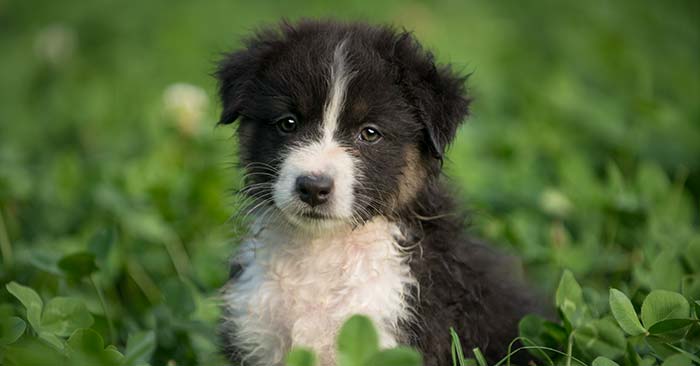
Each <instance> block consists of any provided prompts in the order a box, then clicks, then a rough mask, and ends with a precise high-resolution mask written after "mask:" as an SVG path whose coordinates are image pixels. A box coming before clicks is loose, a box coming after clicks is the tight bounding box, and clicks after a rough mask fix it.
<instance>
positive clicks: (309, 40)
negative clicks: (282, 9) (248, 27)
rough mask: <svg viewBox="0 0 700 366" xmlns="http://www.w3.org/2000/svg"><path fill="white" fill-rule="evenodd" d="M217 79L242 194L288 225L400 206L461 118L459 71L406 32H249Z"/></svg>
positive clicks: (319, 26) (288, 27)
mask: <svg viewBox="0 0 700 366" xmlns="http://www.w3.org/2000/svg"><path fill="white" fill-rule="evenodd" d="M217 76H218V78H219V82H220V84H219V85H220V90H219V91H220V95H221V99H222V103H223V112H222V114H221V121H220V123H221V124H229V123H232V122H234V121H236V120H239V126H238V137H239V147H240V160H241V163H242V165H243V167H244V168H245V169H246V174H247V175H246V177H247V179H246V189H245V192H246V193H247V194H249V195H250V197H252V198H253V199H254V202H256V203H258V205H259V207H260V208H263V207H265V208H267V209H268V211H269V210H274V211H276V212H278V213H281V216H282V217H284V218H285V219H286V220H287V221H288V222H290V223H292V224H294V226H295V227H300V228H312V227H313V228H319V227H325V226H329V225H337V224H357V223H360V222H363V221H366V220H369V219H371V218H372V217H374V216H376V215H391V214H392V213H393V212H396V211H397V210H398V209H400V208H401V207H402V206H406V205H409V204H410V203H411V202H412V200H413V199H414V198H415V196H416V194H417V193H418V192H419V191H420V189H421V188H422V187H423V186H425V185H427V184H430V183H431V181H432V180H433V179H435V178H436V177H437V175H438V174H439V169H440V165H441V164H440V163H441V161H442V156H443V154H444V152H445V149H446V147H447V145H448V144H449V143H450V142H451V140H452V139H453V138H454V136H455V133H456V131H457V127H458V126H459V124H460V123H461V121H462V120H463V119H464V117H465V116H466V114H467V107H468V104H469V99H468V98H467V97H466V95H465V87H464V81H465V78H464V77H462V76H458V75H456V74H455V73H453V72H452V71H451V70H450V68H449V67H447V66H438V65H436V64H435V63H434V61H433V56H432V55H431V54H430V53H429V52H426V51H424V50H423V49H422V48H421V46H420V45H419V44H418V43H417V41H416V40H415V39H414V38H413V37H412V36H411V35H410V34H409V33H406V32H397V31H395V30H394V29H392V28H390V27H377V26H371V25H367V24H363V23H337V22H319V21H305V22H301V23H297V24H287V23H284V24H282V25H280V26H279V27H278V28H275V29H267V30H263V31H260V32H258V33H257V34H256V35H255V36H254V37H252V38H251V39H249V40H248V41H247V42H246V46H245V48H244V49H242V50H240V51H236V52H233V53H231V54H229V55H228V56H227V57H226V58H225V59H224V60H223V61H222V62H221V64H220V65H219V69H218V72H217Z"/></svg>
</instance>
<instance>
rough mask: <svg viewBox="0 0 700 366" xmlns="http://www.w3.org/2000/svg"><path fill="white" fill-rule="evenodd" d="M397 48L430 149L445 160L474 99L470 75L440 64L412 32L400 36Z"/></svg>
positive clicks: (402, 74) (395, 57) (396, 58)
mask: <svg viewBox="0 0 700 366" xmlns="http://www.w3.org/2000/svg"><path fill="white" fill-rule="evenodd" d="M393 51H394V52H393V60H394V62H395V63H397V64H398V66H399V79H400V80H399V84H400V86H401V88H402V91H403V93H404V94H405V96H406V98H407V99H408V101H409V102H410V103H411V104H412V105H413V107H414V108H415V109H414V114H415V115H416V118H418V120H419V121H420V122H421V123H422V124H423V125H424V129H425V138H426V142H427V144H428V147H429V149H430V152H431V153H432V155H433V156H434V157H435V158H436V159H440V160H442V157H443V155H444V154H445V150H446V149H447V146H448V145H449V144H450V143H451V142H452V140H453V139H454V137H455V134H456V133H457V128H458V127H459V125H460V124H461V123H462V122H463V120H464V119H465V117H466V116H467V115H468V113H469V103H470V101H471V99H470V98H469V97H468V96H467V92H466V87H465V83H466V80H467V77H468V76H462V75H459V74H457V73H456V72H454V71H453V70H452V69H451V68H450V66H449V65H436V64H435V61H434V57H433V55H432V53H430V52H428V51H425V50H423V48H422V47H421V46H420V44H419V43H418V42H417V41H416V40H415V39H414V38H413V36H412V35H411V34H410V33H408V32H403V33H401V34H400V35H399V36H398V37H397V38H396V41H395V43H394V49H393Z"/></svg>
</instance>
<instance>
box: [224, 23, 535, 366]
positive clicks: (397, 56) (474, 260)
mask: <svg viewBox="0 0 700 366" xmlns="http://www.w3.org/2000/svg"><path fill="white" fill-rule="evenodd" d="M217 76H218V78H219V81H220V95H221V99H222V103H223V112H222V115H221V121H220V123H222V124H228V123H232V122H234V121H235V120H239V124H238V138H239V149H240V153H239V155H240V159H241V163H242V166H243V167H244V168H245V170H246V186H245V188H244V190H243V193H244V194H245V195H246V196H247V197H248V198H249V199H250V202H251V205H250V210H249V213H250V214H251V215H252V216H253V217H254V224H253V225H252V226H251V231H250V235H249V237H248V238H245V239H244V240H243V244H242V247H241V249H239V252H238V255H237V256H236V258H235V260H234V263H233V268H234V269H235V270H234V271H233V272H232V273H233V274H232V278H231V281H230V282H229V284H228V285H227V286H226V288H225V289H224V299H225V306H224V317H223V319H222V327H221V329H222V331H221V334H222V340H223V348H224V350H225V351H226V353H227V355H228V356H229V358H230V359H231V360H232V361H234V362H239V363H242V364H244V365H281V364H282V362H283V356H284V355H285V354H286V352H288V351H289V349H290V348H291V347H292V346H307V347H311V348H313V349H315V350H316V351H317V352H318V353H319V355H320V358H321V361H322V362H321V364H322V365H332V364H334V360H335V354H334V339H335V335H336V333H337V331H338V327H339V326H340V324H342V322H343V321H344V320H346V319H347V318H348V317H349V316H350V315H352V314H355V313H363V314H366V315H368V316H370V317H371V318H372V319H373V320H374V322H375V323H376V325H377V327H378V329H379V333H380V338H381V343H382V346H384V347H389V346H393V345H396V344H407V345H411V346H414V347H417V348H418V349H420V350H421V351H422V352H423V355H424V361H425V365H428V366H430V365H450V364H451V354H450V334H449V329H450V327H453V328H454V329H455V330H456V331H457V333H458V334H459V336H460V339H461V341H462V343H463V346H464V348H465V349H472V348H473V347H480V348H481V349H482V350H483V351H484V353H485V354H486V357H487V358H489V359H490V360H496V359H498V358H500V357H501V356H503V355H504V354H505V352H506V349H507V346H508V344H509V343H510V341H511V340H512V339H513V338H514V337H515V336H516V335H517V322H518V320H519V319H520V318H521V317H522V316H523V315H524V314H526V313H529V312H533V311H535V310H536V306H535V301H534V299H533V296H532V295H531V292H530V291H528V290H527V289H526V288H525V287H523V286H522V285H521V284H520V283H519V281H518V280H517V279H516V278H517V276H514V275H511V273H510V272H511V270H512V269H514V268H517V265H516V263H515V261H512V260H511V259H509V258H507V257H503V256H501V255H499V254H498V253H496V252H494V251H493V250H492V249H490V248H489V247H488V246H486V245H484V244H482V243H479V242H478V241H476V240H474V239H472V238H470V237H469V236H467V235H466V234H465V227H464V225H463V222H464V221H465V218H464V216H463V215H461V214H460V213H459V210H457V209H456V208H455V205H454V203H453V200H452V198H451V195H450V194H449V193H448V190H447V189H446V188H445V187H444V183H443V179H442V178H441V175H440V169H441V165H442V157H443V154H444V152H445V150H446V148H447V146H448V145H449V143H450V142H451V141H452V139H453V138H454V136H455V134H456V131H457V128H458V126H459V125H460V124H461V122H462V121H463V119H464V118H465V117H466V115H467V112H468V105H469V98H468V97H467V95H466V89H465V81H466V78H465V77H463V76H460V75H458V74H457V73H455V72H454V71H453V70H452V69H451V68H450V67H449V66H440V65H436V64H435V62H434V60H433V57H432V55H431V54H430V53H429V52H427V51H425V50H424V49H423V48H422V47H421V46H420V45H419V44H418V42H417V41H416V40H415V39H414V38H413V36H412V35H411V34H409V33H407V32H400V31H396V30H395V29H393V28H391V27H385V26H372V25H368V24H364V23H339V22H332V21H302V22H299V23H296V24H288V23H283V24H281V25H280V26H279V27H274V28H268V29H264V30H262V31H259V32H258V33H256V34H255V35H254V36H253V37H252V38H250V39H249V40H248V41H247V42H246V45H245V47H244V48H243V49H242V50H239V51H236V52H233V53H231V54H229V55H227V56H226V57H225V59H224V60H223V61H222V62H221V64H220V66H219V71H218V73H217ZM377 134H378V135H379V138H378V139H375V137H377ZM321 176H322V177H324V179H328V180H330V181H331V182H332V185H331V186H329V188H328V189H327V191H324V194H326V193H328V194H327V196H324V197H326V198H324V201H323V203H322V204H317V203H316V202H314V203H313V204H312V203H311V202H310V201H308V200H304V199H303V198H301V197H302V195H301V193H300V192H301V191H300V189H302V190H303V188H300V186H299V184H300V183H299V178H300V177H321ZM314 179H316V178H314Z"/></svg>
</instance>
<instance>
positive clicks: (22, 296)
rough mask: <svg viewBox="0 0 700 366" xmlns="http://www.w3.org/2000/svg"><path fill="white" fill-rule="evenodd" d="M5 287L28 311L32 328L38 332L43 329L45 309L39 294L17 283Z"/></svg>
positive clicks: (28, 318)
mask: <svg viewBox="0 0 700 366" xmlns="http://www.w3.org/2000/svg"><path fill="white" fill-rule="evenodd" d="M5 287H6V288H7V291H9V292H10V293H11V294H12V295H14V297H16V298H17V299H18V300H19V301H20V302H21V303H22V305H24V308H25V309H27V320H29V324H31V326H32V328H34V330H35V331H37V332H38V331H39V330H40V329H41V311H42V309H43V307H44V303H43V301H41V297H39V294H37V293H36V291H34V290H33V289H32V288H30V287H27V286H22V285H20V284H18V283H17V282H10V283H8V284H7V285H6V286H5Z"/></svg>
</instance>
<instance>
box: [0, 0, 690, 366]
mask: <svg viewBox="0 0 700 366" xmlns="http://www.w3.org/2000/svg"><path fill="white" fill-rule="evenodd" d="M302 16H305V17H320V16H323V17H336V18H341V19H361V20H368V21H371V22H381V23H386V22H388V23H392V24H395V25H397V26H403V27H406V28H407V29H409V30H414V31H415V34H416V36H417V37H418V38H419V39H420V40H421V41H422V42H423V43H424V45H425V46H427V47H428V48H430V49H432V50H434V52H435V54H436V56H437V58H438V60H440V61H441V62H450V63H452V64H453V65H455V67H456V68H457V69H459V70H463V71H464V72H465V73H468V72H472V73H473V75H472V76H471V78H470V85H469V86H470V89H471V91H472V93H473V95H474V96H475V98H476V99H475V102H474V104H473V113H472V117H471V118H470V119H469V120H468V122H467V123H466V124H465V126H464V127H463V128H462V130H461V132H460V134H459V136H458V138H457V140H456V142H455V143H454V145H453V147H452V149H451V151H450V153H449V160H448V161H447V162H446V168H447V171H448V175H449V176H450V177H451V180H452V181H453V182H454V184H455V186H456V187H457V188H458V189H459V192H461V196H462V199H463V202H464V204H465V207H470V209H471V210H472V214H473V216H472V220H471V221H472V223H473V224H472V228H471V230H472V231H473V232H475V233H476V234H478V235H481V236H483V237H485V238H487V239H489V240H491V241H492V242H494V243H496V244H497V245H499V246H501V247H502V248H504V250H507V251H509V252H512V253H515V254H517V255H519V256H521V258H522V259H523V263H524V266H525V269H526V273H527V274H528V276H529V278H530V279H531V280H532V281H533V282H534V283H537V284H538V285H539V286H540V287H541V288H542V290H543V291H544V292H545V293H550V292H551V291H552V288H553V287H554V286H555V285H556V281H557V280H558V279H559V276H560V274H561V271H562V269H563V268H569V269H571V270H572V271H573V273H574V274H575V275H576V276H577V277H578V278H579V279H580V282H581V283H582V285H583V286H584V292H585V295H586V296H587V298H588V300H589V301H591V302H592V303H594V304H599V308H600V311H601V312H602V311H605V307H606V306H607V305H606V304H607V298H606V296H607V295H606V292H607V289H608V287H610V286H615V287H617V288H621V289H623V290H625V291H626V292H627V293H628V294H631V296H638V297H640V296H643V295H644V294H645V293H647V292H648V291H649V290H650V289H653V288H665V289H669V290H674V291H679V292H683V293H684V294H685V295H686V296H687V297H689V298H691V299H692V298H695V299H698V298H700V275H698V273H700V264H699V263H698V262H700V259H699V258H700V249H698V248H700V230H699V229H698V204H699V202H700V103H699V102H700V2H698V1H692V0H691V1H667V2H656V1H636V0H621V1H602V0H600V1H554V0H551V1H533V2H524V1H487V0H483V1H381V2H379V1H367V0H364V1H336V2H326V1H308V2H295V1H279V2H272V1H270V2H268V1H247V2H243V1H217V0H214V1H198V2H193V1H180V0H173V1H143V2H135V1H134V2H125V1H113V0H95V1H72V0H70V1H69V0H64V1H47V0H33V1H21V0H18V1H8V0H0V85H1V87H0V249H2V251H1V254H2V268H1V269H0V283H2V284H3V285H4V284H5V283H7V282H9V281H17V282H18V283H21V284H23V285H27V286H31V287H32V288H34V289H35V290H36V291H37V292H38V293H39V294H40V295H41V297H42V298H43V299H44V301H45V302H46V301H48V300H49V299H51V298H54V297H56V296H68V297H74V298H79V299H81V300H82V301H83V302H84V303H85V304H86V306H87V308H88V309H89V311H90V313H91V314H92V317H93V318H94V324H93V325H92V326H91V328H92V329H94V330H95V331H97V333H99V334H100V336H101V337H102V338H104V341H105V342H106V344H114V345H116V346H117V347H118V348H119V349H120V350H123V348H124V346H125V345H126V341H127V338H128V337H129V336H130V335H132V336H133V335H134V334H140V333H137V332H139V331H143V330H146V331H148V330H150V331H154V332H155V339H156V340H157V347H156V348H155V352H154V353H153V356H152V358H150V357H146V359H148V358H150V360H151V362H152V364H153V365H165V364H168V365H194V364H203V365H214V364H220V358H219V357H218V356H217V355H216V347H215V343H214V342H215V336H214V329H215V321H216V318H217V316H218V308H217V304H218V299H217V290H218V288H219V287H221V286H222V285H223V284H224V282H225V280H226V276H227V265H226V261H227V258H228V257H229V256H230V254H231V253H232V252H233V249H234V247H235V243H236V240H235V237H236V235H235V233H236V229H237V228H235V227H234V224H232V223H231V222H232V221H231V220H230V215H231V214H232V213H233V212H235V206H236V202H235V197H234V196H233V195H232V193H231V192H232V190H233V189H234V188H235V187H237V186H238V185H239V184H240V182H239V180H240V172H238V171H237V170H236V169H235V161H236V157H235V139H233V138H232V133H233V132H232V129H230V128H215V127H214V125H215V122H216V120H217V113H218V111H219V108H220V105H219V103H218V101H217V99H216V95H215V89H216V83H215V80H214V79H213V78H212V77H211V76H210V74H211V73H212V72H213V70H214V68H215V63H216V61H217V60H218V59H219V57H220V55H221V52H224V51H229V50H231V49H234V48H236V47H239V45H240V39H241V37H243V36H245V35H247V34H248V33H249V32H250V31H251V30H253V29H256V28H257V27H259V26H260V25H263V24H270V23H273V22H276V21H277V20H279V19H280V18H281V17H287V18H289V19H298V18H299V17H302ZM75 253H83V254H88V255H94V257H95V259H96V262H97V265H98V268H99V270H97V271H96V272H94V273H92V274H91V275H87V276H84V275H80V274H78V275H75V276H73V275H72V274H71V273H70V269H66V268H64V267H65V266H59V261H60V260H61V259H62V258H63V259H64V260H67V261H68V262H66V263H71V262H70V260H71V258H72V259H73V260H75V256H74V257H70V255H71V254H75ZM67 256H69V257H68V259H65V258H66V257H67ZM96 289H99V290H97V291H96ZM98 292H99V293H101V294H103V295H104V300H105V301H104V304H102V303H101V301H100V297H99V296H98ZM633 299H634V298H633ZM0 302H2V303H3V305H2V307H3V309H5V310H3V311H5V312H6V313H14V314H22V312H23V309H22V308H21V307H20V306H19V303H18V302H17V301H16V300H15V299H14V298H13V297H12V296H11V295H10V294H9V293H8V292H7V290H6V289H5V287H4V286H3V287H2V289H0ZM105 309H107V312H108V313H109V314H110V319H111V321H112V322H113V323H114V324H113V328H114V329H113V330H112V331H110V329H109V328H110V327H109V324H108V320H107V317H106V316H105ZM446 331H447V330H446ZM25 342H29V340H26V341H25ZM150 354H151V353H150V349H149V353H148V355H149V356H150Z"/></svg>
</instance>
